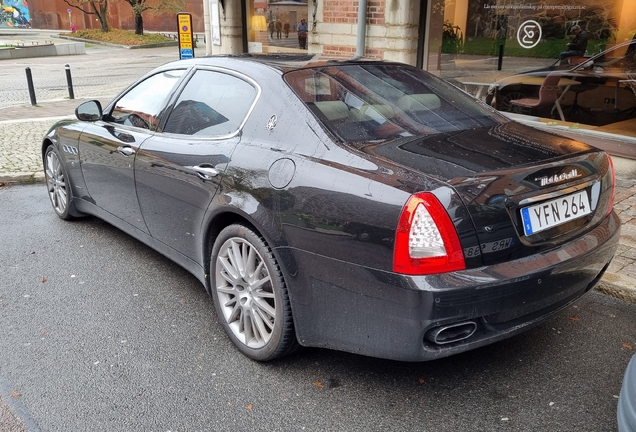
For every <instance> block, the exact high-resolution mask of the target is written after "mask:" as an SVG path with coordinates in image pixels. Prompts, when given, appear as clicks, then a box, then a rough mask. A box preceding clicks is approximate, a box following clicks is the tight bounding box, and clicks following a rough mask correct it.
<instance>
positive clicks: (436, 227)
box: [393, 192, 466, 275]
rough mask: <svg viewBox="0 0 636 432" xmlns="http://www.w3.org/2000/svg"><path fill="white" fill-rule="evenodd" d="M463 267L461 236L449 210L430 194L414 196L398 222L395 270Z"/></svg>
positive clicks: (411, 271)
mask: <svg viewBox="0 0 636 432" xmlns="http://www.w3.org/2000/svg"><path fill="white" fill-rule="evenodd" d="M464 268H466V264H465V263H464V254H463V252H462V248H461V244H460V243H459V237H458V236H457V231H456V230H455V226H454V225H453V222H452V221H451V219H450V216H448V213H447V212H446V209H445V208H444V207H443V206H442V204H441V203H440V202H439V200H438V199H437V198H436V197H435V195H433V194H431V193H428V192H424V193H419V194H416V195H412V196H411V197H410V198H409V200H408V201H407V203H406V205H405V206H404V209H402V214H401V215H400V220H399V222H398V228H397V233H396V235H395V250H394V252H393V271H394V272H396V273H403V274H409V275H424V274H435V273H444V272H449V271H455V270H463V269H464Z"/></svg>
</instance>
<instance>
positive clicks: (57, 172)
mask: <svg viewBox="0 0 636 432" xmlns="http://www.w3.org/2000/svg"><path fill="white" fill-rule="evenodd" d="M45 160H46V167H45V174H46V184H47V188H48V192H49V198H50V199H51V204H52V205H53V209H54V210H55V212H56V213H57V214H58V215H60V216H63V215H65V214H66V213H67V210H68V189H67V184H66V175H65V173H64V169H63V168H62V164H61V163H60V159H59V158H58V157H57V154H56V153H55V151H53V150H49V151H48V152H47V154H46V158H45Z"/></svg>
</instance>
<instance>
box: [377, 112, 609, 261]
mask: <svg viewBox="0 0 636 432" xmlns="http://www.w3.org/2000/svg"><path fill="white" fill-rule="evenodd" d="M365 150H366V152H367V153H369V152H370V153H372V154H374V155H376V156H378V157H381V158H382V159H390V160H392V161H394V162H396V163H398V164H400V165H403V166H407V167H409V168H411V169H413V170H417V171H419V172H421V173H425V174H426V175H429V176H433V177H435V178H436V179H437V180H439V181H442V182H445V183H446V184H448V185H450V186H452V187H453V188H454V189H455V191H456V192H457V193H458V194H459V196H460V197H461V199H462V201H463V203H464V205H465V206H466V208H467V210H468V212H469V214H470V217H471V219H472V222H473V225H474V228H475V232H476V235H477V237H478V240H479V245H471V246H468V247H465V248H464V255H465V256H466V258H476V257H477V256H478V255H480V256H481V259H482V262H483V264H495V263H497V262H503V261H507V260H510V259H514V258H521V257H524V256H528V255H531V254H534V253H537V252H540V251H541V250H544V249H547V248H551V247H554V246H556V245H558V244H561V243H563V242H565V241H567V240H568V239H571V238H573V237H575V236H577V235H580V234H581V233H582V232H584V231H587V230H589V229H590V228H592V227H593V226H595V225H597V224H598V223H599V222H600V221H601V220H602V219H603V218H604V217H605V216H606V215H607V208H608V205H609V202H610V200H611V194H612V182H613V179H612V172H611V169H610V162H609V158H608V156H607V155H606V154H605V153H604V152H602V151H600V150H598V149H596V148H594V147H591V146H589V145H587V144H584V143H581V142H578V141H574V140H571V139H568V138H563V137H559V136H556V135H552V134H549V133H547V132H542V131H539V130H537V129H533V128H530V127H528V126H525V125H522V124H520V123H516V122H508V123H502V124H498V125H495V126H492V127H484V128H478V129H470V130H465V131H455V132H449V133H440V134H434V135H429V136H424V137H418V138H416V139H413V138H409V139H404V140H395V141H392V142H390V143H386V144H383V145H379V146H378V145H374V146H372V147H370V148H367V149H365Z"/></svg>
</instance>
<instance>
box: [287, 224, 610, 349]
mask: <svg viewBox="0 0 636 432" xmlns="http://www.w3.org/2000/svg"><path fill="white" fill-rule="evenodd" d="M619 234H620V220H619V218H618V216H616V214H615V213H612V214H611V215H610V216H609V217H607V218H606V219H605V220H604V221H603V222H602V223H601V224H600V225H599V226H597V227H596V228H595V229H594V230H592V231H590V232H589V233H587V234H585V235H584V236H582V237H580V238H577V239H575V240H572V241H570V242H567V243H565V244H563V245H561V246H559V247H557V248H555V249H552V250H549V251H546V252H543V253H541V254H537V255H533V256H530V257H525V258H523V259H519V260H515V261H510V262H507V263H502V264H497V265H492V266H487V267H481V268H478V269H471V270H464V271H459V272H453V273H446V274H441V275H431V276H417V277H408V276H403V275H397V274H394V273H389V272H385V271H378V270H374V269H369V268H366V267H362V266H357V265H352V264H349V263H346V262H343V261H339V260H333V259H329V258H326V257H321V256H316V255H312V254H308V253H306V252H302V251H297V250H296V251H293V252H292V253H291V255H292V256H293V260H294V261H295V263H296V266H295V268H296V269H297V270H296V271H295V272H294V275H293V276H292V275H290V274H286V279H287V281H288V285H289V292H290V296H291V300H292V309H293V314H294V321H295V326H296V333H297V337H298V340H299V342H300V343H301V344H302V345H305V346H316V347H325V348H330V349H337V350H342V351H348V352H353V353H358V354H363V355H369V356H373V357H382V358H389V359H395V360H403V361H423V360H432V359H436V358H440V357H445V356H449V355H452V354H456V353H460V352H463V351H467V350H470V349H474V348H477V347H480V346H484V345H487V344H490V343H493V342H496V341H499V340H502V339H505V338H507V337H510V336H512V335H514V334H517V333H520V332H522V331H525V330H527V329H529V328H531V327H533V326H536V325H538V324H540V323H542V322H544V321H546V320H547V319H549V318H550V317H551V316H553V315H554V314H556V313H558V312H559V311H561V310H563V309H564V308H566V307H568V306H569V305H570V304H571V303H572V302H574V301H575V300H577V299H578V298H580V297H581V296H582V295H583V294H585V293H586V292H587V291H589V290H590V289H591V288H592V287H593V286H594V285H595V284H596V283H597V282H598V281H599V280H600V278H601V277H602V275H603V272H604V271H605V269H606V268H607V266H608V265H609V262H610V261H611V259H612V257H613V256H614V253H615V251H616V248H617V246H618V239H619ZM463 322H470V323H475V328H476V331H475V332H474V333H473V334H472V336H470V337H468V338H466V339H464V340H460V341H457V342H452V343H448V344H443V345H440V344H435V343H433V342H429V341H428V340H426V338H425V335H426V333H427V332H429V331H430V330H432V329H435V328H437V327H440V326H444V325H454V324H457V323H463ZM471 326H472V324H471Z"/></svg>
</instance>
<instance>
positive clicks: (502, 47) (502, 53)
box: [497, 44, 504, 70]
mask: <svg viewBox="0 0 636 432" xmlns="http://www.w3.org/2000/svg"><path fill="white" fill-rule="evenodd" d="M503 55H504V44H501V45H499V59H498V60H497V70H501V66H502V64H503Z"/></svg>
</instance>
